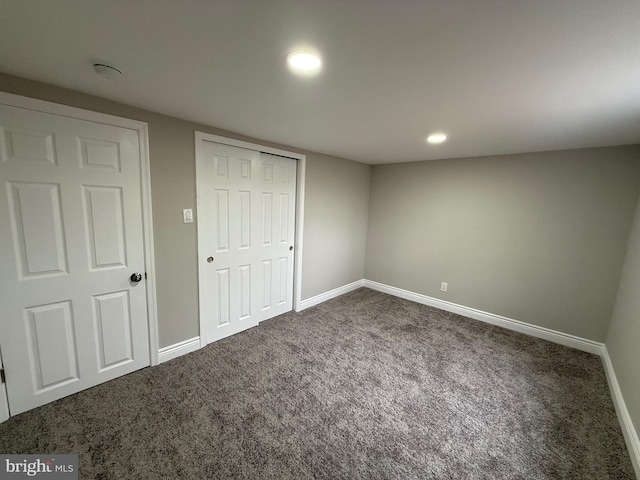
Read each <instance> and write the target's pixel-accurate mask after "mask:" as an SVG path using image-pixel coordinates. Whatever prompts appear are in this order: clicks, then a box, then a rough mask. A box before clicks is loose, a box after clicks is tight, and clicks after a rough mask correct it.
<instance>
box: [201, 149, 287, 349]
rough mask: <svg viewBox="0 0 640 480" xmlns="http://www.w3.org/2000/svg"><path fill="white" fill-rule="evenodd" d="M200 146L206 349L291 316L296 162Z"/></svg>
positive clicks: (239, 150) (203, 312)
mask: <svg viewBox="0 0 640 480" xmlns="http://www.w3.org/2000/svg"><path fill="white" fill-rule="evenodd" d="M199 142H200V143H199V145H197V176H198V197H199V203H198V231H199V239H200V241H201V242H202V244H201V245H199V252H200V253H199V259H198V260H199V268H200V270H201V272H202V274H201V279H202V282H201V285H200V295H201V300H202V301H201V306H202V311H201V315H203V316H204V318H205V322H204V324H205V325H206V329H207V332H206V338H207V340H208V342H212V341H216V340H219V339H221V338H224V337H227V336H229V335H233V334H235V333H238V332H240V331H242V330H245V329H247V328H250V327H252V326H255V325H257V324H258V323H259V322H260V321H262V320H266V319H268V318H272V317H274V316H276V315H279V314H281V313H284V312H287V311H290V310H291V309H292V305H293V266H294V265H293V258H294V252H293V247H294V244H293V239H294V233H295V188H296V164H297V163H296V161H295V160H293V159H291V158H284V157H277V156H274V155H266V154H261V153H260V152H257V151H254V150H249V149H244V148H238V147H232V146H228V145H223V144H219V143H214V142H211V141H207V140H202V139H201V140H199Z"/></svg>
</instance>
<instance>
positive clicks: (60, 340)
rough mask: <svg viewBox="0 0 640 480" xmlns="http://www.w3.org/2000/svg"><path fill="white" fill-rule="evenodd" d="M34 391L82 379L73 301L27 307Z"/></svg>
mask: <svg viewBox="0 0 640 480" xmlns="http://www.w3.org/2000/svg"><path fill="white" fill-rule="evenodd" d="M24 314H25V315H24V318H25V322H26V327H27V328H26V330H27V332H28V334H27V336H28V344H27V350H28V352H29V353H28V356H29V364H30V368H31V381H32V384H33V390H34V393H35V394H39V393H41V392H42V391H44V390H50V389H51V388H54V387H57V386H61V385H62V384H67V383H70V382H76V381H78V380H79V373H78V370H79V369H78V355H77V346H76V337H75V324H74V318H73V314H72V308H71V301H65V302H59V303H54V304H50V305H39V306H34V307H28V308H25V309H24Z"/></svg>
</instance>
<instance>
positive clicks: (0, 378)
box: [0, 368, 7, 383]
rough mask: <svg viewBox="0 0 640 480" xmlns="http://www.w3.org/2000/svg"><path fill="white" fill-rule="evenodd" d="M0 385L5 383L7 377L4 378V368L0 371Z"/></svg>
mask: <svg viewBox="0 0 640 480" xmlns="http://www.w3.org/2000/svg"><path fill="white" fill-rule="evenodd" d="M0 383H7V377H5V376H4V368H3V369H0Z"/></svg>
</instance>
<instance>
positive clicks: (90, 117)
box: [0, 92, 159, 366]
mask: <svg viewBox="0 0 640 480" xmlns="http://www.w3.org/2000/svg"><path fill="white" fill-rule="evenodd" d="M0 104H1V105H6V106H9V107H18V108H24V109H26V110H33V111H37V112H42V113H50V114H53V115H59V116H63V117H69V118H75V119H77V120H85V121H89V122H95V123H102V124H104V125H111V126H114V127H121V128H127V129H130V130H135V131H136V132H137V133H138V139H139V140H140V142H139V145H140V187H141V192H140V193H141V195H140V196H141V200H142V229H143V238H144V263H145V270H146V273H147V280H146V282H145V287H146V293H147V322H148V325H149V354H150V363H151V365H152V366H153V365H158V363H159V340H158V307H157V303H156V274H155V257H154V249H153V216H152V210H151V166H150V162H149V127H148V124H147V123H145V122H140V121H138V120H131V119H129V118H124V117H116V116H114V115H108V114H106V113H99V112H94V111H91V110H85V109H82V108H76V107H70V106H68V105H62V104H59V103H53V102H48V101H45V100H39V99H36V98H30V97H24V96H22V95H15V94H13V93H7V92H0Z"/></svg>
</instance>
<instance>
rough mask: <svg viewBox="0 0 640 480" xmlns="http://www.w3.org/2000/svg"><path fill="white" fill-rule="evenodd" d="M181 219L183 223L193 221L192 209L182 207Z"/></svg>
mask: <svg viewBox="0 0 640 480" xmlns="http://www.w3.org/2000/svg"><path fill="white" fill-rule="evenodd" d="M182 221H183V222H184V223H193V210H191V209H190V208H184V209H182Z"/></svg>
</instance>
